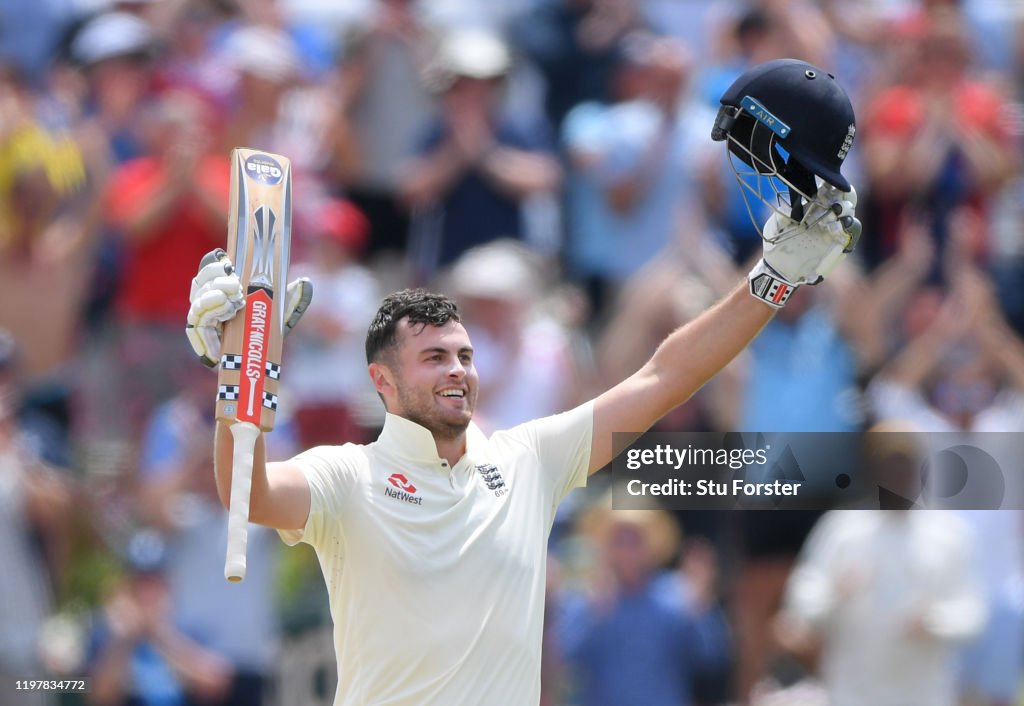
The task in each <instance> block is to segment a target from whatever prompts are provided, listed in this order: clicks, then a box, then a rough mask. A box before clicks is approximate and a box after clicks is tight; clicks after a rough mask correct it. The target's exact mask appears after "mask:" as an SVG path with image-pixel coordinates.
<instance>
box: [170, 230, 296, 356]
mask: <svg viewBox="0 0 1024 706" xmlns="http://www.w3.org/2000/svg"><path fill="white" fill-rule="evenodd" d="M312 300H313V283H312V282H311V281H310V280H309V278H307V277H301V278H299V279H297V280H294V281H293V282H291V283H290V284H289V285H288V287H287V288H286V289H285V300H284V312H285V321H284V335H285V336H287V335H288V334H289V333H290V332H291V330H292V329H293V328H294V327H295V325H296V324H297V323H298V322H299V319H301V318H302V315H303V314H304V313H306V309H307V308H309V303H310V302H311V301H312ZM189 301H190V306H189V310H188V320H187V324H186V326H185V335H186V336H188V342H189V344H190V345H191V346H192V350H193V351H195V354H196V355H197V356H198V357H199V360H201V361H202V363H203V365H206V366H207V367H210V368H215V367H217V365H218V363H220V349H221V334H222V333H223V331H224V323H225V322H227V321H230V320H231V319H232V318H234V316H235V314H237V313H238V312H239V311H240V310H241V309H242V308H243V307H244V306H245V293H244V292H243V291H242V282H241V280H240V279H239V278H238V275H237V274H236V273H235V268H234V265H232V263H231V260H230V258H228V254H227V253H226V252H224V251H223V250H221V249H220V248H217V249H216V250H213V251H211V252H209V253H207V254H206V255H205V256H203V259H202V260H201V261H200V262H199V272H198V273H197V274H196V276H195V277H194V278H193V279H192V291H191V293H190V294H189Z"/></svg>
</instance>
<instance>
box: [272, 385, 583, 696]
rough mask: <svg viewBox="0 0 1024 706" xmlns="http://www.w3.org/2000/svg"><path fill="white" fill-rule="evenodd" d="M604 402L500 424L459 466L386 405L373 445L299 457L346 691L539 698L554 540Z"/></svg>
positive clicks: (473, 442) (477, 435) (472, 444)
mask: <svg viewBox="0 0 1024 706" xmlns="http://www.w3.org/2000/svg"><path fill="white" fill-rule="evenodd" d="M593 417H594V411H593V404H592V403H589V402H588V403H586V404H584V405H581V406H579V407H577V408H576V409H573V410H571V411H568V412H565V413H563V414H558V415H555V416H552V417H545V418H543V419H538V420H534V421H532V422H528V423H526V424H522V425H520V426H517V427H514V428H513V429H510V430H508V431H501V432H497V433H496V434H494V435H493V436H491V437H490V438H487V437H486V436H484V434H483V432H481V431H480V430H479V429H478V428H477V427H476V426H475V425H470V427H469V429H468V430H467V451H466V454H465V456H463V458H462V459H460V460H459V462H458V463H456V464H455V466H454V467H449V466H448V464H447V462H446V461H444V460H443V459H441V458H440V457H439V456H438V455H437V447H436V445H435V443H434V439H433V436H432V435H431V434H430V432H429V431H427V430H426V429H425V428H423V427H421V426H419V425H418V424H415V423H414V422H410V421H408V420H406V419H404V418H402V417H397V416H394V415H391V414H389V415H387V418H386V421H385V424H384V430H383V432H382V433H381V435H380V438H379V439H378V440H377V441H376V442H374V443H372V444H368V445H366V446H357V445H354V444H346V445H345V446H322V447H318V448H315V449H311V450H310V451H307V452H305V453H303V454H301V455H299V456H298V457H296V461H297V462H299V464H300V467H301V468H302V470H303V473H305V475H306V478H307V480H308V481H309V486H310V493H311V496H312V505H311V508H310V514H309V519H308V520H307V522H306V526H305V528H304V529H303V530H301V531H293V532H281V536H282V538H283V539H284V540H285V541H286V542H287V543H289V544H295V543H297V542H299V541H304V542H307V543H309V544H310V545H311V546H312V547H313V548H314V549H315V550H316V553H317V556H318V558H319V560H320V567H321V569H322V570H323V574H324V579H325V581H326V583H327V591H328V595H329V597H330V607H331V617H332V619H333V620H334V647H335V651H336V653H337V659H338V691H337V695H336V696H335V699H334V704H335V706H431V705H436V706H460V705H463V704H464V705H465V706H480V705H481V704H488V706H536V704H537V702H538V701H539V699H540V652H541V634H542V629H543V613H544V579H545V568H546V561H547V540H548V534H549V532H550V530H551V525H552V523H553V521H554V516H555V508H556V507H557V505H558V503H559V502H560V501H561V500H562V498H564V497H565V496H566V495H567V494H568V493H569V491H570V490H572V489H573V488H575V487H578V486H582V485H585V484H586V479H587V467H588V465H589V463H590V446H591V438H592V434H593Z"/></svg>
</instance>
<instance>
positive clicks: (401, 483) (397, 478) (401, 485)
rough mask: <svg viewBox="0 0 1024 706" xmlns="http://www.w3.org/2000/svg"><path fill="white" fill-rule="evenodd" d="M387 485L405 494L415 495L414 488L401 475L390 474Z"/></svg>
mask: <svg viewBox="0 0 1024 706" xmlns="http://www.w3.org/2000/svg"><path fill="white" fill-rule="evenodd" d="M388 483H390V484H391V485H393V486H395V487H396V488H398V489H399V490H404V491H405V492H407V493H415V492H416V486H415V485H413V484H412V483H410V482H409V479H408V478H406V477H405V476H403V475H402V474H401V473H392V474H391V477H390V478H388Z"/></svg>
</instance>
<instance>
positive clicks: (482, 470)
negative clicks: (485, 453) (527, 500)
mask: <svg viewBox="0 0 1024 706" xmlns="http://www.w3.org/2000/svg"><path fill="white" fill-rule="evenodd" d="M476 472H477V473H479V474H480V478H481V479H483V482H484V483H485V484H486V485H487V488H488V489H489V490H493V491H494V496H495V497H497V498H500V497H501V496H502V495H504V494H505V493H507V492H508V491H509V488H508V486H507V485H506V484H505V479H504V478H502V476H501V471H499V470H498V467H497V466H495V465H494V464H493V463H481V464H479V465H478V466H477V467H476Z"/></svg>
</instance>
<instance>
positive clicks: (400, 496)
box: [384, 473, 423, 505]
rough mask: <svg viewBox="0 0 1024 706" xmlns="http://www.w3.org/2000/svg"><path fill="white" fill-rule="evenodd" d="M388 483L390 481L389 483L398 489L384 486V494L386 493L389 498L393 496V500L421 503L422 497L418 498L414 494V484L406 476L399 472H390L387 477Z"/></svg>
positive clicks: (414, 503)
mask: <svg viewBox="0 0 1024 706" xmlns="http://www.w3.org/2000/svg"><path fill="white" fill-rule="evenodd" d="M388 483H390V484H391V485H393V486H394V487H395V488H397V489H398V490H392V489H391V488H387V487H385V488H384V494H385V495H387V496H388V497H389V498H394V499H395V500H401V501H403V502H407V503H412V504H413V505H422V504H423V498H418V497H416V496H415V493H416V486H415V485H413V484H412V483H410V482H409V479H408V478H406V477H405V476H404V475H402V474H401V473H392V474H391V476H389V477H388Z"/></svg>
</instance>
